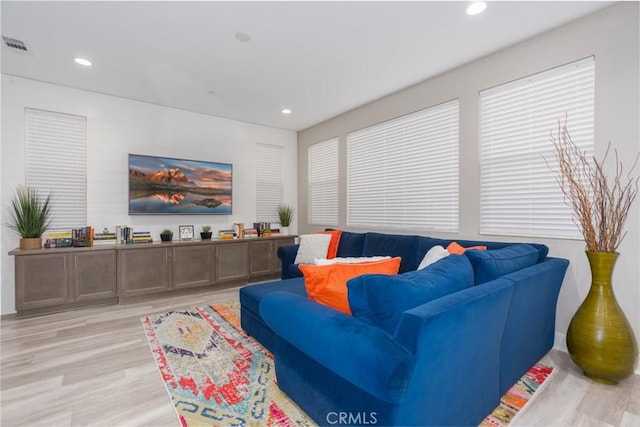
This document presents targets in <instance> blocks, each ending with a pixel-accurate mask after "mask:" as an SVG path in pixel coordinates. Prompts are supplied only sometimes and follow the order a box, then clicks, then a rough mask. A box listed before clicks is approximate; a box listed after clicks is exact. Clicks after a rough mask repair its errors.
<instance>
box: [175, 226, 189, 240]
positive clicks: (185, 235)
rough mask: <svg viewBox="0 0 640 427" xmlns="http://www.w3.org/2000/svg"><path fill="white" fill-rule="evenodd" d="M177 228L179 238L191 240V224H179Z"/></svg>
mask: <svg viewBox="0 0 640 427" xmlns="http://www.w3.org/2000/svg"><path fill="white" fill-rule="evenodd" d="M178 230H179V235H180V240H193V225H181V226H179V227H178Z"/></svg>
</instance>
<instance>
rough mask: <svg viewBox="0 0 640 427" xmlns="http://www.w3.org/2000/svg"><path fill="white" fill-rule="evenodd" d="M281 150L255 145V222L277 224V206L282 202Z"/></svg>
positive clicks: (274, 147)
mask: <svg viewBox="0 0 640 427" xmlns="http://www.w3.org/2000/svg"><path fill="white" fill-rule="evenodd" d="M282 155H283V149H282V147H280V146H277V145H269V144H260V143H258V144H256V215H257V218H256V220H257V221H266V222H278V221H280V218H279V217H278V206H280V205H281V204H282V200H283V193H284V190H283V184H282V182H283V178H282V173H283V159H282Z"/></svg>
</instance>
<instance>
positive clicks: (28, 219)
mask: <svg viewBox="0 0 640 427" xmlns="http://www.w3.org/2000/svg"><path fill="white" fill-rule="evenodd" d="M52 207H53V206H52V203H51V195H48V196H47V198H46V199H45V200H44V201H41V200H40V198H39V196H38V192H37V191H36V189H35V188H32V187H18V189H17V190H16V192H15V194H14V195H13V198H12V199H11V207H10V208H9V219H10V223H9V224H8V227H9V228H10V229H12V230H13V231H15V232H16V233H18V234H19V235H20V237H21V239H20V249H40V248H41V247H42V235H43V234H44V232H45V231H47V229H48V228H49V225H50V224H51V220H50V217H51V208H52Z"/></svg>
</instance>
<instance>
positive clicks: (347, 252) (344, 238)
mask: <svg viewBox="0 0 640 427" xmlns="http://www.w3.org/2000/svg"><path fill="white" fill-rule="evenodd" d="M364 237H365V234H364V233H352V232H350V231H342V234H340V243H338V252H337V253H336V256H337V257H353V256H362V248H363V247H364ZM385 255H386V254H385Z"/></svg>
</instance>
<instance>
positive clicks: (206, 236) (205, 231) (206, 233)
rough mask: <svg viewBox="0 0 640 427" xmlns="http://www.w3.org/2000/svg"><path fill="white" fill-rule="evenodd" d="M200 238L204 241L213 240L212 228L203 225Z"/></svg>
mask: <svg viewBox="0 0 640 427" xmlns="http://www.w3.org/2000/svg"><path fill="white" fill-rule="evenodd" d="M200 238H201V239H202V240H211V226H210V225H203V226H202V231H201V232H200Z"/></svg>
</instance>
